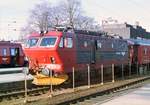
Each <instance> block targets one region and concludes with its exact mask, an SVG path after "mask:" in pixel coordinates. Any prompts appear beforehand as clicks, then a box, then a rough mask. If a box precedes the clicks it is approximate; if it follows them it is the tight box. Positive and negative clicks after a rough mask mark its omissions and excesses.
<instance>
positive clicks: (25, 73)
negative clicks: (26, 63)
mask: <svg viewBox="0 0 150 105" xmlns="http://www.w3.org/2000/svg"><path fill="white" fill-rule="evenodd" d="M23 69H24V86H25V87H24V88H25V98H24V103H27V100H28V99H27V98H28V94H27V92H28V89H27V70H26V69H27V68H23Z"/></svg>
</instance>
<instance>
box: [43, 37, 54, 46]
mask: <svg viewBox="0 0 150 105" xmlns="http://www.w3.org/2000/svg"><path fill="white" fill-rule="evenodd" d="M56 39H57V38H56V37H47V38H43V39H42V40H41V43H40V46H46V47H54V46H55V43H56Z"/></svg>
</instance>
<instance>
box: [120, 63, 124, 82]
mask: <svg viewBox="0 0 150 105" xmlns="http://www.w3.org/2000/svg"><path fill="white" fill-rule="evenodd" d="M121 68H122V73H121V74H122V80H123V79H124V65H123V64H122V66H121Z"/></svg>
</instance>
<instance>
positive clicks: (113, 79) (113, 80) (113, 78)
mask: <svg viewBox="0 0 150 105" xmlns="http://www.w3.org/2000/svg"><path fill="white" fill-rule="evenodd" d="M114 75H115V73H114V64H112V82H115V76H114Z"/></svg>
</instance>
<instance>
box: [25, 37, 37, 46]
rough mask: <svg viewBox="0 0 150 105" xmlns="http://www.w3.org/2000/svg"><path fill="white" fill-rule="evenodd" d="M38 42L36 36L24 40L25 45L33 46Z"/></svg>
mask: <svg viewBox="0 0 150 105" xmlns="http://www.w3.org/2000/svg"><path fill="white" fill-rule="evenodd" d="M37 42H38V38H31V39H29V40H27V41H26V47H33V46H36V45H37Z"/></svg>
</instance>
